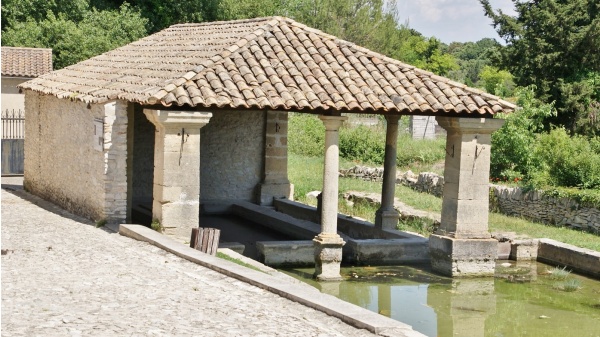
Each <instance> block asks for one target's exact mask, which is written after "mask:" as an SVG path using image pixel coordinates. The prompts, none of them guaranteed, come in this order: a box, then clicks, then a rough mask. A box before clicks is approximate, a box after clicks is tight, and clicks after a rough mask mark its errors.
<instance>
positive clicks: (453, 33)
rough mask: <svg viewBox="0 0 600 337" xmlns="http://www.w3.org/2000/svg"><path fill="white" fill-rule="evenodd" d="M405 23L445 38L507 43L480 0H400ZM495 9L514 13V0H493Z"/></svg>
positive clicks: (401, 14) (402, 21)
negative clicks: (490, 39) (493, 40)
mask: <svg viewBox="0 0 600 337" xmlns="http://www.w3.org/2000/svg"><path fill="white" fill-rule="evenodd" d="M396 2H397V3H398V12H399V14H400V15H399V16H400V17H399V19H400V22H401V23H404V22H406V21H407V20H408V23H409V27H410V28H413V29H415V30H416V31H418V32H420V33H421V34H423V35H424V36H426V37H431V36H435V37H437V38H438V39H440V40H441V41H442V42H445V43H450V42H453V41H458V42H467V41H473V42H475V41H478V40H481V39H482V38H484V37H490V38H494V39H496V40H497V41H499V42H502V43H504V41H502V40H501V39H500V37H499V36H498V33H496V31H495V30H494V28H493V27H492V26H491V24H492V20H490V19H489V18H488V17H486V16H485V15H484V14H483V7H482V6H481V4H480V3H479V1H478V0H396ZM490 3H491V4H492V7H493V8H494V9H502V12H503V13H505V14H511V15H514V13H515V12H514V9H513V3H512V2H511V0H490Z"/></svg>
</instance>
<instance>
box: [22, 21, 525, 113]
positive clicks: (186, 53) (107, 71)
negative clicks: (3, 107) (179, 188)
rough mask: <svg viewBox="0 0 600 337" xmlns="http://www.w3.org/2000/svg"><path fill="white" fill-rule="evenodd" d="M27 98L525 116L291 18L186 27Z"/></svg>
mask: <svg viewBox="0 0 600 337" xmlns="http://www.w3.org/2000/svg"><path fill="white" fill-rule="evenodd" d="M21 87H22V88H26V89H31V90H35V91H39V92H42V93H45V94H51V95H55V96H57V97H61V98H70V99H78V100H81V101H84V102H87V103H101V102H105V101H108V100H114V99H122V100H127V101H130V102H138V103H141V104H144V105H155V104H162V105H164V106H189V107H196V108H233V109H236V108H243V109H248V108H255V109H256V108H258V109H272V110H293V111H306V112H319V113H326V112H327V111H336V112H359V113H402V114H427V115H448V114H450V115H456V114H460V115H466V114H467V115H471V114H474V115H475V116H480V115H493V114H495V113H497V112H500V111H504V112H509V111H512V110H514V109H515V106H514V105H513V104H511V103H509V102H506V101H503V100H501V99H500V98H498V97H496V96H493V95H490V94H487V93H484V92H482V91H481V90H478V89H473V88H469V87H467V86H465V85H464V84H461V83H457V82H454V81H451V80H449V79H447V78H444V77H441V76H437V75H435V74H433V73H431V72H427V71H424V70H421V69H418V68H415V67H413V66H410V65H408V64H405V63H402V62H400V61H397V60H394V59H391V58H388V57H386V56H384V55H381V54H378V53H375V52H373V51H370V50H367V49H365V48H362V47H359V46H357V45H355V44H353V43H350V42H347V41H343V40H340V39H338V38H336V37H334V36H331V35H328V34H326V33H323V32H321V31H319V30H316V29H313V28H310V27H307V26H305V25H303V24H300V23H298V22H295V21H293V20H291V19H288V18H283V17H268V18H259V19H250V20H239V21H222V22H210V23H202V24H179V25H174V26H171V27H169V28H167V29H165V30H163V31H160V32H158V33H156V34H153V35H150V36H148V37H145V38H143V39H141V40H138V41H136V42H133V43H130V44H128V45H126V46H123V47H121V48H117V49H115V50H112V51H109V52H107V53H104V54H101V55H99V56H96V57H93V58H91V59H89V60H86V61H83V62H80V63H77V64H75V65H72V66H69V67H66V68H64V69H61V70H58V71H54V72H52V73H49V74H47V75H44V76H41V77H39V78H37V79H34V80H31V81H28V82H26V83H24V84H22V85H21Z"/></svg>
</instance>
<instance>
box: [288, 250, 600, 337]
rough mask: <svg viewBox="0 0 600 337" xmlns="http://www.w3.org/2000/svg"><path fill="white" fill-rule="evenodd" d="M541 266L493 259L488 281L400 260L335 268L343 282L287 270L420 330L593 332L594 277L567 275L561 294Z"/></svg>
mask: <svg viewBox="0 0 600 337" xmlns="http://www.w3.org/2000/svg"><path fill="white" fill-rule="evenodd" d="M547 270H548V267H546V266H545V265H542V264H538V263H535V262H534V263H518V264H516V263H514V262H512V264H511V265H510V266H504V267H503V266H501V265H498V267H497V273H496V278H495V279H492V278H489V279H454V280H452V279H449V278H444V277H440V276H437V275H434V274H432V273H430V272H429V271H427V270H423V269H422V268H421V269H419V268H410V267H405V266H396V267H364V268H342V275H343V276H345V278H346V280H345V281H343V282H331V283H329V282H323V283H317V282H314V281H312V280H311V279H310V277H311V275H312V270H310V269H294V270H289V271H287V272H288V273H290V274H292V275H293V276H295V277H298V278H300V279H302V280H303V281H305V282H308V283H310V284H312V285H313V286H315V287H317V288H319V289H320V290H321V291H322V292H324V293H327V294H331V295H334V296H336V297H339V298H341V299H343V300H345V301H347V302H351V303H354V304H357V305H359V306H361V307H364V308H367V309H369V310H371V311H374V312H378V313H380V314H382V315H385V316H389V317H391V318H394V319H396V320H399V321H401V322H404V323H406V324H409V325H412V326H413V328H414V329H415V330H417V331H419V332H421V333H423V334H425V335H427V336H432V337H436V336H440V337H451V336H452V337H453V336H461V337H462V336H466V337H471V336H473V337H475V336H477V337H479V336H487V337H509V336H540V337H543V336H589V337H600V326H599V323H598V322H600V284H599V282H598V281H594V280H591V279H588V278H585V277H581V276H578V275H570V276H569V277H570V278H572V279H576V280H578V281H579V282H581V288H580V289H578V290H577V291H575V292H564V291H560V290H557V285H556V283H557V282H558V281H556V280H553V279H552V277H551V275H549V274H548V272H547ZM302 276H305V277H304V278H303V277H302Z"/></svg>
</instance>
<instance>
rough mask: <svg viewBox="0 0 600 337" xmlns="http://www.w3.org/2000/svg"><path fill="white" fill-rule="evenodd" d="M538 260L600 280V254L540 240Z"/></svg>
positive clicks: (549, 240)
mask: <svg viewBox="0 0 600 337" xmlns="http://www.w3.org/2000/svg"><path fill="white" fill-rule="evenodd" d="M537 260H538V261H540V262H544V263H548V264H552V265H561V266H567V267H568V268H572V269H573V270H574V271H576V272H577V273H580V274H584V275H588V276H591V277H593V278H596V279H600V252H597V251H595V250H591V249H585V248H579V247H577V246H573V245H569V244H566V243H563V242H560V241H556V240H552V239H539V243H538V256H537Z"/></svg>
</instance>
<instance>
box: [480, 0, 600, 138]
mask: <svg viewBox="0 0 600 337" xmlns="http://www.w3.org/2000/svg"><path fill="white" fill-rule="evenodd" d="M512 1H513V3H514V5H515V9H516V12H517V15H516V16H515V17H513V16H509V15H506V14H504V13H502V11H497V12H495V11H494V9H493V8H492V6H491V5H490V3H489V0H480V2H481V4H482V5H483V8H484V10H485V13H486V15H487V16H489V17H490V18H491V19H492V20H493V23H494V27H495V28H496V30H497V32H498V34H500V36H501V37H502V38H504V40H505V41H506V42H507V46H506V47H505V48H502V49H501V50H500V56H501V57H500V60H499V62H498V63H499V66H500V67H501V68H503V69H506V70H508V71H510V73H512V74H513V75H514V76H515V82H516V83H517V84H518V85H521V86H527V85H531V84H533V85H535V87H536V94H537V96H538V97H539V98H540V99H542V100H544V101H546V102H550V101H555V102H556V108H557V110H558V114H557V116H555V117H552V118H549V119H547V120H546V124H547V125H548V124H549V123H558V124H560V125H564V126H565V127H566V128H568V129H569V130H570V131H571V132H576V131H580V132H582V131H584V130H587V132H588V133H592V134H593V133H596V134H598V133H599V132H600V126H599V125H598V123H597V122H596V124H595V125H588V124H589V121H590V120H593V118H590V109H591V107H592V106H593V105H594V104H596V102H598V101H600V84H599V81H597V78H598V73H600V53H598V50H600V17H599V16H598V13H599V12H600V2H598V1H597V0H536V1H526V2H521V1H519V0H512ZM585 125H587V126H585ZM584 126H585V127H584Z"/></svg>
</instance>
